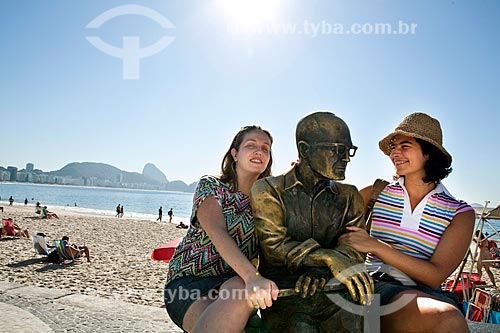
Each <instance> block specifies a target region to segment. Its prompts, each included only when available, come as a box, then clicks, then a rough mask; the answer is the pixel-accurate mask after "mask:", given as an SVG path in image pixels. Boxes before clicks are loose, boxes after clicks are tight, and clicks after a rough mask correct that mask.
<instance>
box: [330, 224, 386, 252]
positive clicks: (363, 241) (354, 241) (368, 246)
mask: <svg viewBox="0 0 500 333" xmlns="http://www.w3.org/2000/svg"><path fill="white" fill-rule="evenodd" d="M347 230H349V231H350V232H347V233H345V234H343V235H341V236H340V237H339V242H340V243H344V244H347V245H349V246H351V247H353V248H354V249H356V250H357V251H359V252H363V253H368V252H374V250H375V248H376V247H377V245H378V241H377V240H376V239H375V238H372V237H370V235H368V232H367V231H366V230H365V229H361V228H358V227H354V226H352V227H347Z"/></svg>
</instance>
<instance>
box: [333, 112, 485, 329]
mask: <svg viewBox="0 0 500 333" xmlns="http://www.w3.org/2000/svg"><path fill="white" fill-rule="evenodd" d="M379 148H380V150H382V152H383V153H384V154H385V155H387V156H389V158H390V160H391V162H392V163H393V165H394V167H395V169H396V176H395V179H396V180H395V181H393V182H392V183H389V184H388V185H386V186H385V187H383V189H382V191H381V193H380V194H378V193H376V192H373V193H372V186H368V187H366V188H364V189H362V190H361V191H360V193H361V196H362V197H363V200H364V202H365V212H368V211H369V210H370V206H369V205H371V207H372V208H373V209H372V210H371V216H370V218H369V220H368V222H367V225H368V232H367V231H366V230H365V229H362V228H357V227H347V230H349V231H351V232H348V233H345V234H344V235H342V236H341V237H340V239H339V241H340V242H342V243H344V244H347V245H349V246H351V247H353V248H355V249H356V250H358V251H360V252H363V253H367V257H366V262H365V264H366V267H367V269H368V271H370V272H371V276H372V278H373V279H374V281H375V296H377V295H378V296H379V297H380V299H379V301H380V305H382V306H385V305H388V304H391V306H396V305H395V303H394V302H395V301H397V300H399V301H400V302H402V303H404V304H406V305H404V306H403V307H398V308H396V309H399V310H396V311H395V312H389V313H388V314H387V315H384V316H382V317H381V327H380V332H410V331H411V332H468V331H469V330H468V327H467V322H466V320H465V318H464V315H463V314H462V313H461V311H460V308H459V304H458V298H457V297H456V295H455V294H454V293H452V292H448V291H443V290H442V289H441V288H440V285H441V283H442V282H443V281H444V280H445V279H446V278H447V277H448V276H449V275H450V274H451V273H453V271H454V270H455V269H456V268H457V267H458V265H459V264H460V262H461V261H462V259H463V258H464V256H465V253H466V252H467V250H468V248H469V245H470V240H471V238H472V231H473V228H474V220H475V214H474V210H473V209H472V207H471V206H469V205H468V204H467V203H466V202H464V201H461V200H458V199H455V198H454V197H453V196H452V195H451V194H450V193H449V192H448V190H447V189H446V188H445V187H444V185H443V183H442V182H441V180H443V179H444V178H446V177H447V176H448V175H449V174H450V172H451V170H452V169H451V162H452V157H451V155H450V154H449V153H448V151H446V149H445V148H444V147H443V134H442V131H441V125H440V123H439V121H438V120H437V119H434V118H432V117H430V116H429V115H427V114H425V113H412V114H410V115H408V116H407V117H405V118H404V120H403V121H402V122H401V123H400V124H399V125H398V126H397V127H396V129H395V130H394V132H392V133H390V134H389V135H387V136H386V137H385V138H383V139H382V140H380V141H379ZM376 183H377V182H376ZM376 183H375V184H376ZM366 215H368V213H367V214H366ZM370 225H371V227H370ZM406 295H408V296H406ZM410 295H414V297H413V298H411V297H409V296H410ZM405 296H406V297H408V298H409V299H408V302H404V301H403V298H405ZM415 323H418V326H416V325H415Z"/></svg>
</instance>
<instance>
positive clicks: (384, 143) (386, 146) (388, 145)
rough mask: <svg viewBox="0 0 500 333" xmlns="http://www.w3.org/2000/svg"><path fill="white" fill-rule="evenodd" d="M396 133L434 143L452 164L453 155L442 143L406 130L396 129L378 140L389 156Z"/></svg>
mask: <svg viewBox="0 0 500 333" xmlns="http://www.w3.org/2000/svg"><path fill="white" fill-rule="evenodd" d="M396 135H404V136H410V137H412V138H418V139H421V140H424V141H426V142H429V143H430V144H431V145H433V146H434V147H436V148H437V149H439V150H440V151H441V152H442V153H443V154H444V155H445V156H446V159H447V160H448V163H449V164H450V165H451V161H452V158H451V155H450V153H448V152H447V151H446V149H444V147H443V146H442V145H440V144H438V143H437V142H436V141H434V140H431V139H429V138H426V137H424V136H422V135H419V134H415V133H409V132H405V131H402V130H396V131H394V132H392V133H391V134H389V135H387V136H386V137H385V138H383V139H382V140H380V141H379V142H378V146H379V148H380V150H382V152H383V153H384V154H386V155H387V156H389V155H390V154H391V140H392V139H393V138H394V137H395V136H396Z"/></svg>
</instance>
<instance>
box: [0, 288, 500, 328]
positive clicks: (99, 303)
mask: <svg viewBox="0 0 500 333" xmlns="http://www.w3.org/2000/svg"><path fill="white" fill-rule="evenodd" d="M0 313H1V314H2V318H3V319H2V324H1V331H2V332H8V333H21V332H22V333H25V332H30V333H31V332H37V333H52V332H75V333H77V332H78V333H79V332H131V333H132V332H153V333H156V332H158V333H160V332H161V333H164V332H169V333H170V332H175V333H178V332H182V330H180V329H179V328H178V327H177V326H176V325H175V324H174V323H173V322H172V321H171V320H170V318H169V317H168V315H167V313H166V311H165V309H160V308H157V307H152V306H145V305H137V304H132V303H127V302H121V301H114V300H109V299H106V298H103V297H96V296H87V295H81V294H76V293H73V292H71V291H68V290H62V289H52V288H40V287H32V286H24V285H21V284H16V283H9V282H0ZM469 328H470V330H471V332H472V333H494V332H500V325H493V324H484V323H474V322H469ZM457 333H458V332H457Z"/></svg>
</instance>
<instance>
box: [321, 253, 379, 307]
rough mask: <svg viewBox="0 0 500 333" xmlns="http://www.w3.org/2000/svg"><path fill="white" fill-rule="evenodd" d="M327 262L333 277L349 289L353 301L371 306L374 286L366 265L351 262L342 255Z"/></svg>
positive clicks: (339, 254) (330, 258)
mask: <svg viewBox="0 0 500 333" xmlns="http://www.w3.org/2000/svg"><path fill="white" fill-rule="evenodd" d="M325 261H326V264H327V266H328V268H329V269H330V271H331V272H332V274H333V276H334V277H335V278H336V279H337V280H339V281H340V282H341V283H342V284H343V285H345V286H346V287H347V290H348V291H349V294H351V297H352V299H353V300H355V301H358V302H359V303H360V304H370V302H371V299H372V295H373V289H374V285H373V280H372V278H371V276H370V275H369V274H368V272H367V271H366V269H365V265H364V263H357V262H355V261H353V260H350V259H349V258H348V257H347V256H345V255H343V254H341V253H337V255H336V256H329V257H328V258H326V259H325Z"/></svg>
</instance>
